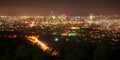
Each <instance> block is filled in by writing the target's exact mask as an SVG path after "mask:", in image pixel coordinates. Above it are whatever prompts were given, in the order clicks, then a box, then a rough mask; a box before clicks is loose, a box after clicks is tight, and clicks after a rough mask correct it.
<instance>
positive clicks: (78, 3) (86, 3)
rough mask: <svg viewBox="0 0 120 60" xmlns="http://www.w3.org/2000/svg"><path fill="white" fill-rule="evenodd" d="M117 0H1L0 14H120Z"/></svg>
mask: <svg viewBox="0 0 120 60" xmlns="http://www.w3.org/2000/svg"><path fill="white" fill-rule="evenodd" d="M119 6H120V4H119V0H1V1H0V15H9V16H11V15H28V16H35V15H43V16H46V15H49V14H50V11H53V12H54V14H56V15H58V14H63V13H66V14H67V15H89V14H90V13H93V14H98V15H99V14H103V15H112V14H118V15H119V14H120V7H119Z"/></svg>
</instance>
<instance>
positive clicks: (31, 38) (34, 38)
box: [25, 35, 59, 56]
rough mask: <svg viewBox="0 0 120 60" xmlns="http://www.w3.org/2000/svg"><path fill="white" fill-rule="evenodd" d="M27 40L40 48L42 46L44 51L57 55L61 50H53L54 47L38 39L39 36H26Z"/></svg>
mask: <svg viewBox="0 0 120 60" xmlns="http://www.w3.org/2000/svg"><path fill="white" fill-rule="evenodd" d="M25 37H26V38H27V40H29V41H30V42H31V43H33V44H36V45H37V46H38V47H39V48H41V49H42V50H43V51H45V52H46V53H48V54H50V55H52V56H56V55H58V54H59V51H57V50H53V48H52V47H50V46H48V45H47V44H46V43H44V42H42V41H41V40H39V39H38V36H34V35H32V36H25Z"/></svg>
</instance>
